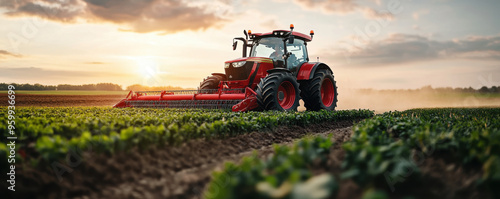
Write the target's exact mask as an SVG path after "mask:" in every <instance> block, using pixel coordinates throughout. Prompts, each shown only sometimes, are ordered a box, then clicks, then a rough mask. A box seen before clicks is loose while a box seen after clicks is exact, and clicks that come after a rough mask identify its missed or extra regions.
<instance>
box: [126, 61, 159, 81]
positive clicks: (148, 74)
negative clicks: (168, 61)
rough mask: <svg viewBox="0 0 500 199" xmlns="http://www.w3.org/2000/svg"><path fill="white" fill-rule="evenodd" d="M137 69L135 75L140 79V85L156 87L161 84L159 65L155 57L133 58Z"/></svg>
mask: <svg viewBox="0 0 500 199" xmlns="http://www.w3.org/2000/svg"><path fill="white" fill-rule="evenodd" d="M133 59H134V61H135V63H136V64H135V65H136V68H137V74H138V75H139V77H140V78H141V79H142V85H146V86H158V85H161V84H162V80H161V77H160V76H161V74H164V73H163V72H161V71H160V65H159V63H158V61H157V59H156V58H155V57H135V58H133Z"/></svg>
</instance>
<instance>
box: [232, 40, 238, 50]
mask: <svg viewBox="0 0 500 199" xmlns="http://www.w3.org/2000/svg"><path fill="white" fill-rule="evenodd" d="M237 46H238V41H234V42H233V50H236V47H237Z"/></svg>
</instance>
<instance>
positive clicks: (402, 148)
mask: <svg viewBox="0 0 500 199" xmlns="http://www.w3.org/2000/svg"><path fill="white" fill-rule="evenodd" d="M353 131H354V132H353V135H352V137H351V140H350V141H348V142H345V143H344V144H343V146H342V148H343V149H344V151H345V156H344V160H343V162H342V165H341V168H342V172H341V178H342V179H352V180H353V181H354V182H355V183H357V184H358V185H359V186H360V187H361V188H363V189H365V190H367V192H366V194H365V196H366V197H367V198H371V197H374V198H386V197H387V192H385V191H383V190H386V188H387V187H388V188H389V190H394V189H395V188H398V186H399V185H401V183H415V182H418V180H424V178H420V176H421V173H420V171H419V167H418V166H419V164H421V163H422V161H425V159H426V158H429V157H433V158H441V156H443V155H444V156H446V158H448V159H449V158H451V159H452V160H453V161H455V162H457V163H460V164H461V165H463V166H465V167H469V168H475V169H479V170H481V173H482V177H481V178H480V179H479V180H478V182H477V185H478V187H481V188H485V189H486V190H489V193H490V194H491V195H492V196H493V197H495V198H498V197H500V192H499V191H498V187H500V109H494V108H479V109H414V110H408V111H403V112H388V113H384V114H381V115H377V116H375V117H373V118H371V119H366V120H364V121H362V122H360V123H358V124H357V125H355V127H354V129H353ZM316 149H317V150H326V149H324V148H321V147H316ZM308 150H311V149H308ZM299 151H300V150H299ZM293 153H294V152H288V154H289V156H283V155H282V154H281V152H280V151H278V150H277V151H276V155H275V156H277V157H274V158H273V159H272V160H271V162H272V161H275V160H274V159H279V160H280V161H282V162H287V161H289V162H301V161H299V160H295V159H291V157H294V158H296V159H298V158H300V157H295V156H293ZM290 154H292V155H290ZM303 158H304V160H302V161H303V162H309V161H310V160H311V159H310V158H309V157H303ZM252 161H253V162H249V161H248V160H245V161H243V163H242V165H239V166H234V165H232V164H230V165H229V166H226V169H225V170H224V171H223V172H222V174H223V173H224V172H226V173H231V172H236V173H240V174H239V175H238V176H245V177H236V178H231V179H232V181H230V182H232V183H233V184H230V185H231V186H225V187H224V189H223V190H220V191H219V192H220V193H222V194H221V195H222V196H223V197H221V198H224V196H226V195H228V194H227V193H230V194H231V193H235V192H241V191H245V190H247V191H248V190H251V191H252V192H251V193H252V194H257V193H259V194H262V193H260V192H258V190H259V189H258V186H257V185H259V183H261V181H265V182H268V183H270V182H274V180H268V179H274V178H277V179H286V177H287V175H281V174H280V173H279V172H275V170H280V168H281V165H289V164H287V163H281V164H274V165H273V164H269V165H271V166H269V165H267V167H263V166H259V165H266V164H264V163H262V161H257V160H252ZM249 165H253V166H254V167H256V168H258V169H257V170H256V171H258V172H255V171H254V170H248V168H251V167H250V166H249ZM478 165H479V166H478ZM326 170H327V169H326ZM250 171H253V173H252V172H250ZM280 171H281V170H280ZM287 172H289V173H294V172H297V173H305V174H310V171H309V170H307V169H306V170H304V169H303V167H300V166H299V167H297V168H295V167H291V168H287ZM241 173H242V174H241ZM222 174H221V173H218V174H215V175H214V180H213V181H212V184H216V183H217V182H219V181H222V179H221V175H222ZM255 176H257V177H255ZM283 176H285V178H284V177H283ZM223 177H225V176H223ZM301 177H303V178H296V179H301V180H299V181H293V183H294V184H300V183H303V182H307V181H309V180H312V179H313V177H311V176H308V175H304V176H301ZM277 182H278V183H270V184H271V185H272V186H271V187H273V189H270V190H274V189H277V190H280V189H281V187H282V186H283V185H282V183H283V180H278V181H277ZM419 183H424V184H425V182H422V181H420V182H419ZM338 185H339V186H340V187H342V184H338ZM318 186H320V188H321V187H322V186H323V185H318ZM267 187H269V186H267ZM406 187H412V186H406ZM311 189H314V188H311ZM337 189H338V187H337V185H334V187H333V188H332V189H331V190H326V191H325V192H328V193H335V192H336V191H337ZM377 189H378V191H377ZM255 190H257V191H255ZM314 190H315V189H314ZM209 191H211V190H209ZM292 192H293V191H292ZM287 193H288V192H287ZM290 193H291V192H290ZM230 194H229V195H230ZM259 196H260V195H259ZM281 196H283V197H281ZM333 197H335V195H333ZM277 198H294V197H290V195H280V197H277Z"/></svg>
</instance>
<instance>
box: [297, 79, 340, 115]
mask: <svg viewBox="0 0 500 199" xmlns="http://www.w3.org/2000/svg"><path fill="white" fill-rule="evenodd" d="M300 90H301V91H302V93H301V97H302V100H304V106H305V107H306V109H307V110H309V111H318V110H321V109H325V110H335V107H336V106H337V94H338V93H337V85H336V82H335V80H334V77H333V74H332V73H331V72H330V71H328V70H318V71H316V73H314V77H313V78H312V79H310V80H307V81H303V82H301V83H300Z"/></svg>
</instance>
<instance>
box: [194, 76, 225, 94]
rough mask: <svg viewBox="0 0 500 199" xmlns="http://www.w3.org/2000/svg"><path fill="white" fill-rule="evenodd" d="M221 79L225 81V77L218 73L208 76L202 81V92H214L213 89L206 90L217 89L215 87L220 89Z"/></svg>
mask: <svg viewBox="0 0 500 199" xmlns="http://www.w3.org/2000/svg"><path fill="white" fill-rule="evenodd" d="M221 81H224V78H223V77H221V76H217V75H212V76H208V77H207V78H206V79H204V80H203V81H202V82H201V83H200V89H199V90H200V93H212V92H211V91H209V92H207V91H206V90H207V89H208V90H213V91H215V89H219V83H220V82H221ZM203 90H205V91H203Z"/></svg>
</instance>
